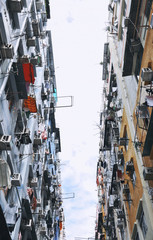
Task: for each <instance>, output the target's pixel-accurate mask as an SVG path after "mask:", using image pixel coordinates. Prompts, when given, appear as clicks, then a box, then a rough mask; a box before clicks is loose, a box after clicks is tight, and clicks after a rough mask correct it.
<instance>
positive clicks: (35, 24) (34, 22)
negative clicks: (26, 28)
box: [32, 19, 40, 36]
mask: <svg viewBox="0 0 153 240" xmlns="http://www.w3.org/2000/svg"><path fill="white" fill-rule="evenodd" d="M32 29H33V34H34V36H39V35H40V29H39V22H38V20H36V19H34V20H32Z"/></svg>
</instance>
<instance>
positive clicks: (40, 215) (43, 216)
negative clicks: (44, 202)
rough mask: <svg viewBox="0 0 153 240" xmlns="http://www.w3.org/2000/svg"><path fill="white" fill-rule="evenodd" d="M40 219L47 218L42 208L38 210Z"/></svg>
mask: <svg viewBox="0 0 153 240" xmlns="http://www.w3.org/2000/svg"><path fill="white" fill-rule="evenodd" d="M38 219H45V214H44V212H43V211H42V209H40V210H39V212H38Z"/></svg>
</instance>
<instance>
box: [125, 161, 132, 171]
mask: <svg viewBox="0 0 153 240" xmlns="http://www.w3.org/2000/svg"><path fill="white" fill-rule="evenodd" d="M126 172H134V165H133V162H131V161H129V162H127V164H126Z"/></svg>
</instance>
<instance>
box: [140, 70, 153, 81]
mask: <svg viewBox="0 0 153 240" xmlns="http://www.w3.org/2000/svg"><path fill="white" fill-rule="evenodd" d="M141 79H142V81H144V82H148V81H153V71H152V69H151V68H142V71H141Z"/></svg>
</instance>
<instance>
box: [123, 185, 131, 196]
mask: <svg viewBox="0 0 153 240" xmlns="http://www.w3.org/2000/svg"><path fill="white" fill-rule="evenodd" d="M129 192H130V190H129V185H128V184H125V185H124V186H123V193H124V194H128V193H129Z"/></svg>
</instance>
